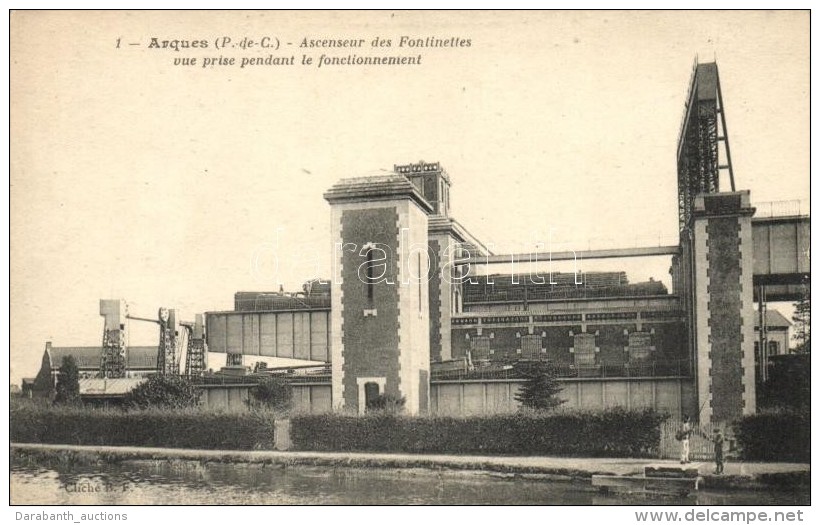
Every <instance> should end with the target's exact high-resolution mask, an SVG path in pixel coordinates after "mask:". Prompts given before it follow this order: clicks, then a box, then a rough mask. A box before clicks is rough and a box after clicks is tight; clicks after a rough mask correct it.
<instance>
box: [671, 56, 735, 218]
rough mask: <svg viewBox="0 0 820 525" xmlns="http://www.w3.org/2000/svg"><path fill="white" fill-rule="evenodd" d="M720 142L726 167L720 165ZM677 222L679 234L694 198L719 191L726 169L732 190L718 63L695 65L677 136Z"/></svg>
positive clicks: (733, 184)
mask: <svg viewBox="0 0 820 525" xmlns="http://www.w3.org/2000/svg"><path fill="white" fill-rule="evenodd" d="M720 142H723V144H724V147H723V152H724V154H725V156H726V164H720V147H719V143H720ZM677 160H678V222H679V228H680V231H683V230H684V229H686V228H687V227H688V226H689V225H690V221H691V218H692V208H693V205H694V200H695V196H696V195H697V194H699V193H717V192H719V191H720V172H721V170H728V173H729V181H730V185H731V188H732V191H735V180H734V171H733V170H732V157H731V154H730V150H729V137H728V134H727V130H726V116H725V112H724V108H723V95H722V93H721V90H720V77H719V75H718V69H717V64H715V63H709V64H696V65H695V68H694V70H693V72H692V80H691V82H690V84H689V95H688V97H687V102H686V107H685V111H684V117H683V122H682V124H681V131H680V135H679V137H678V159H677Z"/></svg>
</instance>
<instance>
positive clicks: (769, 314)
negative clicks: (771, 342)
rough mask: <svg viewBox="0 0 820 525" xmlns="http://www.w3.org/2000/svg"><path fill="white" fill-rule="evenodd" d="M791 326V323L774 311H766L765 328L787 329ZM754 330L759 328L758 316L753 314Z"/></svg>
mask: <svg viewBox="0 0 820 525" xmlns="http://www.w3.org/2000/svg"><path fill="white" fill-rule="evenodd" d="M791 325H792V323H791V321H789V320H788V319H786V317H785V316H784V315H783V314H781V313H780V312H778V311H777V310H774V309H771V308H770V309H768V310H766V327H767V328H789V327H790V326H791ZM755 328H760V316H759V315H758V313H757V312H755Z"/></svg>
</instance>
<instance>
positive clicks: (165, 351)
mask: <svg viewBox="0 0 820 525" xmlns="http://www.w3.org/2000/svg"><path fill="white" fill-rule="evenodd" d="M178 335H179V331H178V330H177V320H176V310H173V309H168V308H160V309H159V348H158V349H157V373H159V374H161V375H178V374H179V361H178V358H177V337H178Z"/></svg>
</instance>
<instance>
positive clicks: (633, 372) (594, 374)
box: [431, 359, 692, 381]
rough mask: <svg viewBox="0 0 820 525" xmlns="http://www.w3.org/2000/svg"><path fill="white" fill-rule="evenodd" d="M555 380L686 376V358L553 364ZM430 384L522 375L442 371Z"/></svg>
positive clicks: (497, 371) (501, 371) (505, 371)
mask: <svg viewBox="0 0 820 525" xmlns="http://www.w3.org/2000/svg"><path fill="white" fill-rule="evenodd" d="M552 368H553V370H554V371H555V374H556V376H557V377H558V378H559V379H573V378H602V379H603V378H620V377H623V378H638V377H690V376H691V375H692V372H691V366H690V361H689V360H688V359H680V360H671V361H647V362H645V363H604V364H600V365H571V364H553V365H552ZM431 379H432V380H433V381H463V380H520V379H523V376H522V374H521V372H520V371H519V370H516V369H515V368H514V367H512V366H510V367H505V368H498V367H486V368H483V369H482V368H481V367H478V368H476V369H474V370H446V371H444V370H442V371H437V372H433V373H432V374H431Z"/></svg>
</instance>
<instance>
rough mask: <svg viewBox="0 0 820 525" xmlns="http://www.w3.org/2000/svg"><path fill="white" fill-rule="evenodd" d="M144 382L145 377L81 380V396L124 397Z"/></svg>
mask: <svg viewBox="0 0 820 525" xmlns="http://www.w3.org/2000/svg"><path fill="white" fill-rule="evenodd" d="M143 381H145V378H144V377H122V378H116V379H102V378H89V379H80V381H79V383H80V395H81V396H124V395H125V394H127V393H128V392H130V391H131V390H133V389H134V387H136V386H137V385H139V384H140V383H142V382H143Z"/></svg>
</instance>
